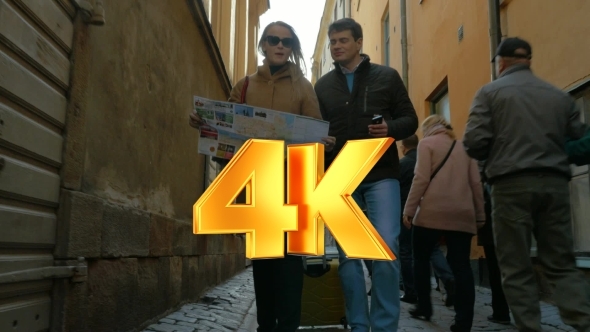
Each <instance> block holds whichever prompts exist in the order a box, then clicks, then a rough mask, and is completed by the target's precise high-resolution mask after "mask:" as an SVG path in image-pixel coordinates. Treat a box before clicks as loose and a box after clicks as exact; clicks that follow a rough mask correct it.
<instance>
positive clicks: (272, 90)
mask: <svg viewBox="0 0 590 332" xmlns="http://www.w3.org/2000/svg"><path fill="white" fill-rule="evenodd" d="M244 82H245V77H244V78H242V79H241V80H240V81H238V83H236V84H235V86H234V87H233V89H232V91H231V96H230V98H229V101H230V102H232V103H239V102H240V99H241V95H242V87H243V86H244ZM246 104H247V105H250V106H256V107H262V108H266V109H270V110H275V111H281V112H288V113H293V114H298V115H303V116H308V117H311V118H316V119H321V118H322V115H321V113H320V106H319V103H318V98H317V97H316V94H315V91H314V90H313V86H312V85H311V83H310V82H309V81H308V80H307V79H306V78H305V76H303V72H302V71H301V69H300V68H299V67H298V66H297V65H295V64H293V63H291V62H288V63H287V65H285V67H283V68H281V69H280V70H279V71H277V72H276V73H275V74H274V75H272V76H271V75H270V68H269V66H268V63H267V62H266V60H265V61H264V64H263V65H262V66H259V67H258V70H257V71H256V73H254V74H253V75H251V76H250V83H249V85H248V90H247V92H246Z"/></svg>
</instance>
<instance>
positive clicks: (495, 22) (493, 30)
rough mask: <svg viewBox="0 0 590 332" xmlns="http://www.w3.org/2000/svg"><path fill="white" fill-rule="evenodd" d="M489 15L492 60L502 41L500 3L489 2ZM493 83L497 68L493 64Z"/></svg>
mask: <svg viewBox="0 0 590 332" xmlns="http://www.w3.org/2000/svg"><path fill="white" fill-rule="evenodd" d="M488 13H489V20H490V60H491V59H493V58H494V55H495V54H496V50H497V49H498V44H500V41H502V31H501V28H500V1H498V0H488ZM491 68H492V81H493V80H495V79H496V67H495V66H494V63H493V62H492V63H491Z"/></svg>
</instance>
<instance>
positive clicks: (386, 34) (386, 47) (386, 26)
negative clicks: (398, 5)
mask: <svg viewBox="0 0 590 332" xmlns="http://www.w3.org/2000/svg"><path fill="white" fill-rule="evenodd" d="M387 11H389V9H387ZM383 65H385V66H388V67H389V13H387V14H386V15H385V19H384V20H383Z"/></svg>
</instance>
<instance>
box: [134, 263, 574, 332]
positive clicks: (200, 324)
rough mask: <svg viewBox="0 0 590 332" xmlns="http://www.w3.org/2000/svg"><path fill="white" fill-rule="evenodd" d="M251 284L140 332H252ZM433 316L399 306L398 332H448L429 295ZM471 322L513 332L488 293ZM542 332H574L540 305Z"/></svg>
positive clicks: (212, 294)
mask: <svg viewBox="0 0 590 332" xmlns="http://www.w3.org/2000/svg"><path fill="white" fill-rule="evenodd" d="M253 287H254V283H253V280H252V268H251V267H250V268H248V269H246V270H245V271H243V272H242V273H240V274H238V275H236V276H235V277H233V278H232V279H230V280H229V281H227V282H225V283H224V284H222V285H219V286H217V287H215V288H214V289H211V290H210V291H209V292H207V293H206V294H205V295H204V296H203V297H202V298H201V300H200V301H199V302H198V303H191V304H187V305H184V306H183V307H182V308H180V309H179V310H178V311H177V312H174V313H172V314H170V315H168V316H166V317H165V318H162V319H160V320H159V322H158V323H156V324H152V325H150V326H149V327H148V328H147V329H146V330H144V331H143V332H176V331H178V332H196V331H212V332H213V331H222V332H229V331H238V332H255V331H256V326H257V324H256V305H255V303H254V290H253ZM432 298H433V305H434V315H433V317H432V318H431V322H425V321H422V320H417V319H413V318H411V317H410V315H409V314H408V310H409V309H410V308H412V305H410V304H407V303H403V302H402V307H401V317H400V323H399V330H398V331H400V332H415V331H433V332H438V331H441V332H442V331H449V326H450V325H451V324H452V322H453V316H454V311H453V310H452V308H447V307H445V306H444V304H443V300H442V296H441V294H440V293H439V292H437V291H434V290H433V291H432ZM475 301H476V302H475V318H474V322H473V329H472V330H473V331H503V332H513V331H514V332H516V331H517V330H516V328H515V327H514V326H512V325H500V324H494V323H490V322H488V321H487V318H486V317H487V316H488V315H490V314H491V313H492V309H491V307H490V302H491V294H490V291H489V289H487V288H481V287H478V288H477V289H476V300H475ZM541 309H542V313H543V319H542V324H543V329H544V331H546V332H556V331H575V330H574V329H573V328H570V327H568V326H566V325H565V324H563V323H562V321H561V319H560V318H559V313H558V311H557V308H556V307H554V306H552V305H549V304H546V303H542V304H541ZM301 330H303V331H307V332H312V331H321V332H328V331H330V332H332V331H333V332H336V331H338V332H344V331H345V330H344V329H343V327H342V326H334V327H329V328H327V327H326V328H313V327H301Z"/></svg>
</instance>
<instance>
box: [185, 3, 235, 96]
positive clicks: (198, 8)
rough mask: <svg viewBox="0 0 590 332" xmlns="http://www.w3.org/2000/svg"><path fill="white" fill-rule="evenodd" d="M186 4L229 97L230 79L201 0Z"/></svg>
mask: <svg viewBox="0 0 590 332" xmlns="http://www.w3.org/2000/svg"><path fill="white" fill-rule="evenodd" d="M187 4H188V7H189V9H190V12H191V14H192V15H193V18H194V20H195V23H196V24H197V27H198V28H199V31H200V32H201V35H202V36H203V40H204V41H205V44H206V45H207V52H208V53H209V57H210V58H211V61H212V62H213V66H214V67H215V72H216V73H217V76H218V77H219V81H220V83H221V85H222V87H223V91H224V92H225V93H226V97H227V98H229V95H230V93H231V89H232V85H231V81H230V79H229V76H228V75H227V70H226V69H225V64H224V62H223V57H222V56H221V51H220V50H219V46H218V45H217V41H216V40H215V36H214V35H213V30H212V29H211V23H210V22H209V19H208V18H207V13H206V11H205V7H204V6H203V2H202V1H201V0H187Z"/></svg>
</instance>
